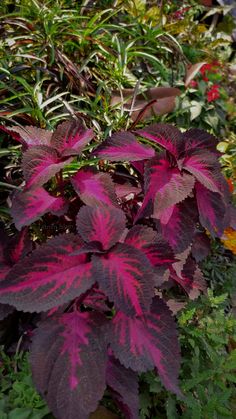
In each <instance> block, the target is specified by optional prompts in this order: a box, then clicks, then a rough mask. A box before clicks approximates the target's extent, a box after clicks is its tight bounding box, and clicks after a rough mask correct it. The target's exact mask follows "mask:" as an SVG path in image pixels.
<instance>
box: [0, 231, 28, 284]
mask: <svg viewBox="0 0 236 419" xmlns="http://www.w3.org/2000/svg"><path fill="white" fill-rule="evenodd" d="M31 250H32V242H31V241H30V238H29V236H28V231H27V229H26V228H25V229H23V230H21V232H19V233H17V234H15V235H14V236H11V237H9V236H7V234H6V233H5V231H4V230H1V231H0V281H2V280H3V279H5V277H6V275H7V274H8V272H9V271H10V269H11V267H12V266H13V265H14V264H15V263H17V262H18V261H19V260H20V259H21V258H22V257H24V256H26V255H27V254H28V253H29V252H30V251H31Z"/></svg>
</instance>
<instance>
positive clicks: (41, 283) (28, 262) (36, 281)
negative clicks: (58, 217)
mask: <svg viewBox="0 0 236 419" xmlns="http://www.w3.org/2000/svg"><path fill="white" fill-rule="evenodd" d="M81 246H82V243H81V240H80V239H79V238H78V237H77V236H74V235H73V234H68V235H61V236H58V237H54V238H52V239H50V240H48V241H47V243H45V244H43V245H41V246H40V247H39V248H38V249H36V250H35V251H33V252H32V254H31V255H30V256H28V257H26V258H24V259H23V260H21V261H20V262H18V263H17V264H16V265H15V266H14V267H13V268H12V269H11V271H10V272H9V274H8V275H7V277H6V279H5V280H4V281H1V283H0V302H1V303H6V304H11V305H13V306H14V307H16V308H17V309H18V310H23V311H29V312H35V311H36V312H40V311H46V310H49V309H50V308H52V307H55V306H58V305H60V304H63V303H66V302H69V301H70V300H72V299H73V298H75V297H79V296H80V295H81V294H82V293H84V292H85V291H87V290H88V289H89V288H90V287H91V286H92V285H93V283H94V280H93V278H92V276H91V262H87V256H86V255H78V256H73V255H72V253H73V251H74V250H75V249H78V248H80V247H81Z"/></svg>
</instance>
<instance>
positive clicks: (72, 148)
mask: <svg viewBox="0 0 236 419" xmlns="http://www.w3.org/2000/svg"><path fill="white" fill-rule="evenodd" d="M93 136H94V133H93V130H92V129H86V128H84V127H83V125H82V124H81V122H80V121H78V120H76V119H71V120H68V121H64V122H62V124H60V125H58V127H57V129H56V131H54V133H53V135H52V139H51V146H52V147H54V148H55V149H56V150H57V151H58V152H59V153H60V155H62V156H75V155H78V154H80V153H81V151H82V150H83V148H84V147H85V146H86V145H87V144H88V143H89V141H91V140H92V138H93Z"/></svg>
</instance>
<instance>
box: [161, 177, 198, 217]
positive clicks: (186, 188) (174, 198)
mask: <svg viewBox="0 0 236 419" xmlns="http://www.w3.org/2000/svg"><path fill="white" fill-rule="evenodd" d="M194 184H195V179H194V177H193V176H191V175H188V174H187V173H182V174H181V173H176V172H174V170H173V173H172V176H171V178H170V180H169V182H168V183H166V184H165V185H163V187H161V188H160V189H158V190H157V192H156V195H155V200H154V211H153V218H157V219H160V220H161V223H162V224H167V223H168V221H169V220H170V217H171V215H172V213H173V211H174V208H175V205H176V204H179V203H180V202H182V201H184V200H185V199H186V198H187V197H188V196H189V195H190V194H191V192H192V190H193V187H194Z"/></svg>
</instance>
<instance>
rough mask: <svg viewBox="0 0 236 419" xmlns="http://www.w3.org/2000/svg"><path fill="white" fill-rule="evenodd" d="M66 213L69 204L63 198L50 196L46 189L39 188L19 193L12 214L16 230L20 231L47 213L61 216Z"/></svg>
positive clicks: (15, 198)
mask: <svg viewBox="0 0 236 419" xmlns="http://www.w3.org/2000/svg"><path fill="white" fill-rule="evenodd" d="M66 211H67V203H66V202H65V201H64V199H63V198H60V197H58V198H57V197H55V196H52V195H50V194H49V193H48V192H47V191H45V189H44V188H37V189H33V190H32V189H29V190H26V191H17V192H16V193H15V194H14V195H13V199H12V207H11V210H10V213H11V216H12V218H13V221H14V223H15V226H16V228H17V229H18V230H20V229H21V228H22V227H23V226H26V225H30V224H32V223H33V222H34V221H36V220H38V219H39V218H40V217H42V216H43V215H44V214H46V213H47V212H51V213H52V214H55V215H58V216H60V215H62V214H64V213H65V212H66Z"/></svg>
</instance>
